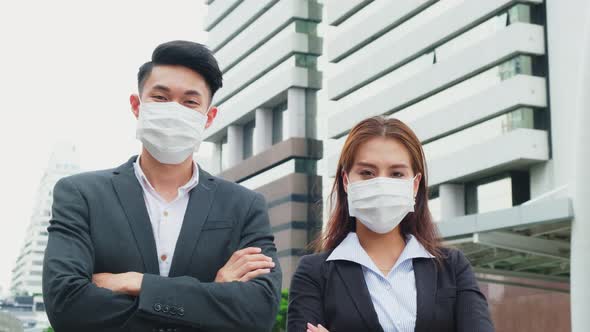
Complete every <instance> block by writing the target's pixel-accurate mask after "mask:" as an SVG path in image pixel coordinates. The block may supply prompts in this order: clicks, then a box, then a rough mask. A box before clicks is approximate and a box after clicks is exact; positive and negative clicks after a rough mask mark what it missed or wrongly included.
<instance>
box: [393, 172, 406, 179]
mask: <svg viewBox="0 0 590 332" xmlns="http://www.w3.org/2000/svg"><path fill="white" fill-rule="evenodd" d="M391 176H392V177H394V178H403V177H404V174H403V173H400V172H394V173H393V174H391Z"/></svg>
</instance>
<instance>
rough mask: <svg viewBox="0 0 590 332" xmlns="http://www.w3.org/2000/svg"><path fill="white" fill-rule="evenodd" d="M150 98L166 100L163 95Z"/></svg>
mask: <svg viewBox="0 0 590 332" xmlns="http://www.w3.org/2000/svg"><path fill="white" fill-rule="evenodd" d="M152 99H156V100H166V97H164V96H152Z"/></svg>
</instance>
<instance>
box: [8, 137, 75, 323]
mask: <svg viewBox="0 0 590 332" xmlns="http://www.w3.org/2000/svg"><path fill="white" fill-rule="evenodd" d="M79 163H80V156H79V152H78V150H77V149H76V147H75V146H74V145H73V144H70V143H60V144H58V145H57V146H56V147H55V149H54V151H53V153H52V155H51V158H50V160H49V163H48V165H47V169H46V171H45V173H44V175H43V177H42V178H41V182H40V183H39V188H38V190H37V200H36V202H35V205H34V208H33V213H32V216H31V222H30V225H29V227H28V229H27V233H26V237H25V239H24V240H23V246H22V248H21V251H20V254H19V256H18V258H17V260H16V264H15V268H14V270H13V274H12V285H11V293H12V294H13V296H12V297H9V298H8V299H6V300H5V301H4V304H3V306H2V307H1V308H0V310H5V311H9V312H11V313H12V314H13V315H14V316H16V317H17V318H19V319H20V320H21V321H22V322H23V324H24V326H25V327H27V328H38V327H39V326H41V327H48V319H47V315H46V314H45V307H44V304H43V296H42V287H41V276H42V269H43V257H44V255H45V248H46V247H47V236H48V234H47V226H49V219H50V218H51V205H52V203H53V187H54V186H55V184H56V183H57V181H58V180H59V179H61V178H62V177H65V176H69V175H72V174H75V173H78V172H79V171H80V166H79V165H80V164H79Z"/></svg>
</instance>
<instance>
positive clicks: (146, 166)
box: [139, 148, 193, 201]
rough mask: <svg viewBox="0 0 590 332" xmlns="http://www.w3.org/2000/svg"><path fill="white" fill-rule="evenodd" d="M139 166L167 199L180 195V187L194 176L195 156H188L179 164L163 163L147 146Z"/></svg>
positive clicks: (159, 192)
mask: <svg viewBox="0 0 590 332" xmlns="http://www.w3.org/2000/svg"><path fill="white" fill-rule="evenodd" d="M139 166H141V170H142V171H143V173H144V174H145V176H146V178H147V180H148V181H149V182H150V184H151V185H152V186H153V187H154V189H156V191H157V192H158V194H160V196H162V197H163V198H164V199H165V200H166V201H172V200H174V198H176V196H177V195H178V188H180V187H182V186H183V185H185V184H186V183H187V182H188V181H189V180H190V178H191V177H192V176H193V158H192V156H191V157H189V158H187V160H185V161H183V162H182V163H180V164H177V165H167V164H162V163H160V162H159V161H157V160H156V159H155V158H154V157H153V156H152V155H151V154H150V153H149V152H148V151H147V150H146V149H145V148H144V149H143V151H142V153H141V158H140V159H139Z"/></svg>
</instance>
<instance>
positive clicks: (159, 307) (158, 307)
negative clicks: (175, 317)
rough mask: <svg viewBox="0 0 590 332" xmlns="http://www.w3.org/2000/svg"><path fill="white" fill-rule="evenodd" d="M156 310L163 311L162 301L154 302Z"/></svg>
mask: <svg viewBox="0 0 590 332" xmlns="http://www.w3.org/2000/svg"><path fill="white" fill-rule="evenodd" d="M154 310H155V311H156V312H160V311H162V305H161V304H160V303H156V304H154Z"/></svg>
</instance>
